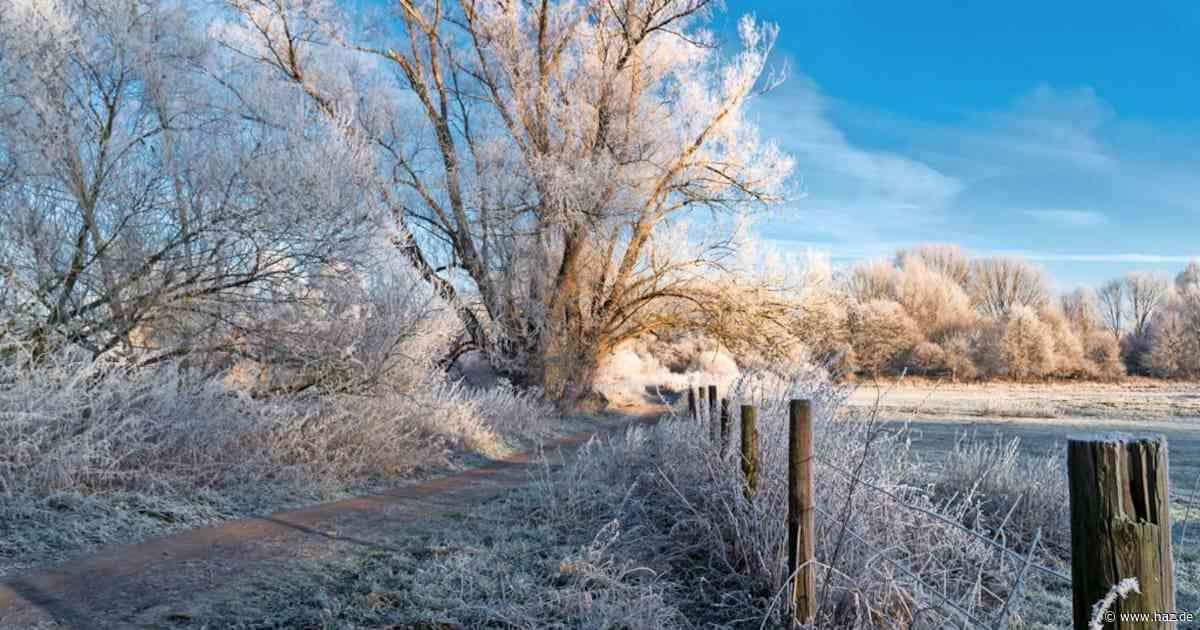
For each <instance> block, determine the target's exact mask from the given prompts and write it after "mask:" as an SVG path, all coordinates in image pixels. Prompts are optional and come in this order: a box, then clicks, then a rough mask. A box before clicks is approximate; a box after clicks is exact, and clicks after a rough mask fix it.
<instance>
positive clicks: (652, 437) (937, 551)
mask: <svg viewBox="0 0 1200 630" xmlns="http://www.w3.org/2000/svg"><path fill="white" fill-rule="evenodd" d="M847 393H848V392H847V391H846V390H845V389H843V388H840V387H837V386H833V385H831V384H830V383H829V382H828V380H827V378H826V376H825V374H824V372H823V371H822V370H818V369H804V370H800V371H798V372H797V373H795V374H794V375H792V376H790V377H788V378H780V377H778V376H773V375H770V374H766V373H757V374H752V375H749V376H746V377H743V378H742V379H741V380H740V381H739V382H738V383H737V385H736V387H735V388H734V389H733V391H732V392H731V396H730V397H731V398H732V399H733V402H734V405H735V406H734V408H735V409H736V408H737V407H736V406H737V405H739V404H754V405H756V406H757V407H758V409H759V446H760V452H761V459H760V462H759V467H760V477H759V484H760V485H759V492H758V494H757V495H756V496H755V498H754V501H753V502H748V501H746V499H745V498H744V497H743V491H742V482H741V479H740V472H739V470H740V467H739V465H738V462H737V459H736V455H734V454H733V453H732V449H731V452H729V453H726V454H721V453H719V452H718V449H716V448H715V447H714V445H713V444H712V443H711V442H710V440H709V438H708V435H709V430H710V427H709V425H708V424H707V423H696V422H694V421H691V420H689V419H687V418H683V417H681V415H680V411H681V408H678V407H677V410H676V412H675V413H676V415H675V416H674V417H672V418H668V419H666V420H664V421H663V422H662V423H660V424H659V425H657V426H654V427H639V428H632V429H630V430H628V431H627V432H626V433H625V435H624V436H621V437H615V438H611V439H605V440H595V441H593V442H592V443H590V444H588V445H587V446H586V447H585V448H584V450H583V451H582V452H581V454H580V456H579V457H578V458H577V459H575V460H574V461H572V462H571V463H570V464H568V465H567V466H565V467H563V468H561V469H557V468H555V467H552V466H550V465H549V463H547V466H546V469H545V473H544V474H541V475H538V476H537V477H536V478H535V480H534V481H533V482H532V483H531V484H530V485H529V486H527V487H525V488H523V489H521V490H518V491H515V492H513V493H510V494H508V495H506V496H505V497H504V498H502V499H500V500H497V501H495V502H493V503H492V504H490V505H488V506H486V507H484V508H482V509H480V510H477V511H475V512H474V513H472V514H470V515H468V516H467V517H466V518H464V519H462V520H461V521H457V522H454V523H450V524H441V525H433V526H432V528H431V529H432V533H427V534H422V535H420V536H419V537H418V538H419V539H417V540H411V539H410V540H407V541H405V542H404V543H403V544H401V545H400V546H401V547H402V548H404V549H407V550H405V551H402V552H399V553H395V554H393V553H390V552H372V553H368V554H366V555H363V556H359V557H356V558H350V559H346V560H343V561H339V562H336V563H321V564H317V565H311V566H305V567H301V568H298V569H297V571H296V572H295V573H294V574H291V575H290V576H289V577H288V578H287V579H286V580H283V581H276V582H274V583H272V582H270V581H268V582H264V583H255V584H253V585H252V586H250V587H243V588H242V589H241V590H240V591H238V592H244V591H245V590H247V589H249V590H253V591H254V592H255V593H256V595H255V597H259V598H264V599H262V600H261V601H259V602H258V603H256V604H254V605H252V606H249V607H247V604H246V602H245V600H244V599H242V596H241V595H238V594H237V592H233V593H229V594H227V595H226V597H227V598H228V599H227V600H225V601H222V602H219V604H218V605H215V606H212V607H210V609H209V610H208V611H207V613H206V614H204V615H199V616H197V622H203V623H209V624H214V623H215V624H217V625H220V624H221V623H224V622H226V621H229V620H231V619H234V618H236V619H239V620H241V622H242V623H244V624H245V625H244V626H243V627H278V623H279V620H280V619H281V617H280V615H286V616H287V618H288V619H289V621H296V620H301V619H303V620H305V621H306V622H307V621H310V620H315V619H318V618H319V619H321V625H322V627H329V628H343V627H344V628H351V627H374V626H375V625H376V624H389V623H391V624H406V623H416V622H431V623H442V624H445V626H444V627H450V628H460V627H461V628H472V627H491V626H496V627H513V628H543V627H567V628H613V627H627V628H698V627H704V628H761V627H785V626H786V620H787V616H788V611H787V610H786V605H785V601H784V600H785V597H784V590H783V589H781V587H782V586H783V584H784V579H785V574H786V572H787V569H786V559H785V557H784V555H785V553H784V550H785V547H786V530H785V523H784V521H785V514H786V508H785V506H786V503H785V500H786V479H787V474H786V472H787V471H786V469H785V455H786V453H785V452H784V450H783V449H784V445H785V444H786V442H787V441H786V439H785V436H786V430H787V426H786V425H787V423H786V414H787V411H786V408H787V401H788V400H789V399H791V398H807V399H810V400H812V401H813V405H814V412H815V415H814V419H815V422H814V441H815V444H814V448H815V453H816V455H817V457H818V461H817V462H816V463H815V466H814V473H815V475H816V480H817V483H816V486H815V490H816V497H815V503H816V507H817V513H816V527H817V532H816V541H817V548H816V559H817V589H818V593H819V596H820V599H819V602H820V609H819V612H818V618H817V622H816V626H817V627H822V628H834V627H837V628H894V627H904V628H944V627H953V626H955V625H960V624H968V623H970V622H971V620H976V621H978V620H986V621H988V622H995V624H996V626H997V627H998V626H999V625H1001V624H1003V623H1006V622H1007V623H1009V624H1016V623H1017V622H1019V621H1020V619H1021V618H1022V615H1023V614H1025V613H1026V612H1027V611H1028V610H1029V609H1030V607H1032V606H1037V607H1039V608H1043V610H1041V611H1040V612H1041V613H1042V614H1043V615H1045V614H1048V615H1051V616H1052V617H1057V618H1060V619H1061V618H1063V615H1069V614H1070V603H1069V597H1068V599H1066V600H1063V598H1062V597H1061V596H1059V595H1056V594H1055V593H1056V591H1054V590H1053V589H1054V588H1056V587H1054V586H1053V585H1047V584H1043V583H1042V582H1043V579H1042V578H1041V577H1040V576H1038V575H1035V574H1033V572H1030V573H1028V574H1026V575H1025V579H1024V581H1025V582H1026V590H1028V591H1029V593H1030V594H1029V598H1028V600H1026V599H1025V598H1017V599H1016V600H1014V601H1012V602H1011V603H1009V600H1010V599H1011V598H1012V597H1013V593H1012V591H1011V589H1012V587H1013V585H1014V583H1015V582H1016V579H1017V577H1018V574H1019V572H1020V571H1021V566H1022V564H1023V562H1022V561H1023V560H1024V558H1023V557H1022V555H1021V553H1018V551H1020V550H1021V549H1022V545H1026V546H1028V545H1029V543H1030V541H1032V540H1033V539H1034V532H1035V531H1036V530H1037V529H1039V528H1040V529H1041V530H1042V531H1043V538H1044V539H1049V538H1051V537H1052V536H1051V534H1050V532H1051V530H1053V529H1054V528H1056V527H1059V526H1060V525H1061V523H1062V521H1061V517H1062V512H1063V510H1065V505H1064V504H1063V503H1059V504H1058V505H1059V506H1060V509H1058V510H1057V511H1056V510H1054V509H1053V504H1052V503H1049V502H1047V504H1046V505H1042V504H1040V503H1039V504H1033V505H1031V506H1030V507H1029V509H1028V511H1026V512H1021V507H1020V506H1022V505H1023V504H1024V501H1025V500H1026V499H1028V498H1029V495H1030V494H1031V493H1034V492H1050V493H1052V494H1053V493H1057V492H1059V489H1060V487H1059V486H1058V485H1056V482H1053V481H1051V480H1050V479H1049V478H1050V477H1052V475H1051V474H1050V473H1045V474H1044V475H1043V474H1041V473H1039V474H1038V475H1034V476H1032V478H1029V479H1026V478H1025V477H1024V476H1023V475H1021V474H1020V473H1019V471H1020V470H1022V469H1023V468H1024V467H1026V466H1027V464H1028V462H1025V461H1018V460H1017V459H1015V457H1014V456H1013V455H1012V451H1010V450H1009V449H1008V448H1007V445H1004V444H1000V445H984V446H981V447H978V448H974V449H965V447H960V449H958V450H959V451H961V452H960V453H958V455H957V456H955V457H951V458H950V459H951V460H952V461H954V464H953V465H947V468H945V469H938V468H932V467H929V466H924V465H920V464H918V463H917V462H915V461H914V460H913V459H911V458H910V456H909V453H908V444H907V440H906V436H905V433H904V431H903V430H900V431H896V430H886V431H885V430H883V429H881V428H880V425H879V424H878V423H876V422H874V420H873V418H872V417H871V416H870V415H861V414H856V413H854V412H851V411H847V410H845V409H844V408H843V406H842V403H843V402H844V400H845V398H846V396H847ZM738 443H739V436H738V433H737V422H736V417H735V423H734V431H733V433H732V435H731V436H730V445H731V447H732V446H733V445H736V444H738ZM1037 464H1038V466H1041V465H1042V464H1041V463H1040V462H1038V463H1037ZM1046 466H1047V467H1048V466H1049V464H1046ZM835 467H836V468H837V469H838V470H841V471H850V472H853V473H855V474H856V476H857V477H858V478H859V479H861V480H863V481H864V482H865V483H867V484H870V485H871V486H874V487H876V488H880V489H883V490H886V491H887V493H886V494H884V493H879V492H874V491H872V490H871V489H869V488H867V487H865V485H860V486H858V487H856V488H854V489H852V488H851V482H850V481H848V480H847V479H846V478H845V477H844V476H843V475H840V474H838V473H836V472H835V471H834V468H835ZM980 475H983V476H986V477H987V479H988V482H987V483H983V482H981V481H980V479H979V476H980ZM939 478H941V479H940V481H939ZM957 486H961V487H960V488H959V490H958V491H954V489H953V488H954V487H957ZM904 504H908V505H911V506H916V507H918V508H921V509H922V510H926V511H927V512H933V513H936V514H939V515H941V518H942V519H943V520H939V519H934V518H930V517H929V516H928V515H927V514H926V513H923V512H921V511H914V510H911V509H908V508H906V507H905V505H904ZM944 519H949V520H951V521H954V522H956V523H961V525H962V527H956V526H951V525H947V524H946V523H945V521H944ZM1027 530H1028V531H1027ZM981 536H982V537H985V538H987V539H990V540H994V541H996V543H997V544H1008V545H1009V546H1010V547H1011V548H1013V549H1014V550H1017V551H1014V553H1012V554H1006V553H1003V552H1001V551H998V550H997V548H996V546H995V545H992V544H988V543H986V542H984V541H982V540H980V537H981ZM431 550H435V551H431ZM1057 553H1058V549H1056V546H1054V545H1039V546H1037V547H1036V550H1035V552H1034V554H1033V555H1032V557H1031V558H1030V559H1031V561H1033V562H1036V563H1039V564H1050V565H1052V566H1055V567H1057V568H1058V569H1059V570H1061V568H1062V567H1061V564H1062V563H1061V560H1062V559H1061V558H1058V557H1056V555H1057ZM285 582H286V583H285ZM1048 589H1049V590H1048ZM1067 592H1068V595H1069V586H1068V591H1067ZM297 594H302V596H303V600H304V601H299V602H298V600H296V598H295V596H296V595H297ZM232 601H240V602H241V604H240V606H241V607H240V608H238V610H237V612H236V617H232V616H230V615H234V614H235V613H234V612H232V609H230V608H228V606H231V605H232V604H227V603H226V602H232ZM284 602H290V603H287V604H284ZM297 602H298V603H297ZM317 602H320V604H319V606H318V604H317ZM271 624H275V625H271ZM402 627H403V625H402Z"/></svg>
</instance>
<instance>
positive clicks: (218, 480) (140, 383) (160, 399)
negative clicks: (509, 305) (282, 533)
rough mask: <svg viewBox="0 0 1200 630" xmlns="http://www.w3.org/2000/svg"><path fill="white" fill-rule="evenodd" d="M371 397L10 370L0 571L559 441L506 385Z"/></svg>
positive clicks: (63, 358)
mask: <svg viewBox="0 0 1200 630" xmlns="http://www.w3.org/2000/svg"><path fill="white" fill-rule="evenodd" d="M411 371H412V372H413V374H410V376H413V377H414V378H411V379H408V382H409V383H415V385H414V386H410V387H405V388H385V389H380V390H379V391H375V392H371V393H368V394H364V395H316V394H308V395H292V396H282V397H274V398H269V399H255V398H251V397H249V396H248V395H246V394H245V393H243V392H240V391H236V390H231V389H229V388H228V387H226V385H225V384H224V383H223V382H222V381H221V380H219V379H214V378H202V377H198V376H197V375H195V374H192V373H189V372H188V371H186V370H184V369H181V368H179V367H178V366H174V365H167V364H164V365H160V366H157V367H154V368H144V369H137V370H128V369H120V368H112V367H106V366H104V365H103V364H99V363H94V362H91V361H88V360H86V359H85V358H84V357H80V356H76V355H71V354H64V355H58V356H54V357H50V358H49V360H48V362H47V363H45V364H43V365H41V366H39V367H36V368H33V369H28V368H25V367H20V366H19V365H18V364H17V363H15V362H9V363H7V364H3V365H0V515H2V518H0V540H3V541H4V542H3V543H0V573H3V572H6V569H7V570H8V571H11V570H12V569H13V568H15V567H17V566H21V565H26V564H29V563H33V562H39V561H44V560H48V559H54V558H56V557H58V556H60V555H62V554H69V553H74V552H78V551H81V550H84V549H87V548H91V547H94V546H96V545H99V544H104V543H111V542H129V541H132V540H137V539H140V538H144V537H146V536H148V535H153V534H156V533H161V532H163V531H167V530H172V529H180V528H186V527H192V526H197V525H201V524H206V523H211V522H213V521H217V520H222V519H227V518H234V517H242V516H248V515H252V514H261V513H263V512H270V511H273V510H276V509H280V508H284V507H291V506H295V505H298V504H303V503H308V502H313V501H319V500H323V499H328V498H333V497H338V496H344V495H345V494H346V493H350V492H362V491H367V490H369V489H371V488H373V487H377V486H379V485H383V484H394V483H397V482H398V481H400V480H403V479H406V478H409V477H412V476H414V475H419V474H423V473H428V472H432V471H436V470H439V469H443V468H446V467H447V466H451V465H453V464H454V463H455V462H456V461H458V460H460V459H461V457H462V455H463V454H468V455H470V454H474V455H476V456H485V457H491V456H499V455H504V454H507V453H510V452H513V451H515V450H518V449H521V448H524V447H527V446H529V445H531V444H533V443H534V442H536V440H538V439H539V438H541V437H543V436H546V435H548V434H551V433H554V432H558V431H563V430H565V429H566V427H564V426H559V424H558V423H556V422H552V421H551V419H552V418H554V417H555V414H554V412H553V409H552V408H551V407H550V406H549V405H547V404H545V403H543V402H541V401H539V400H538V399H537V398H535V397H534V396H533V395H531V394H526V393H520V392H517V391H515V390H514V389H512V388H511V387H500V388H494V389H492V390H486V391H474V390H469V389H466V388H464V387H463V386H461V385H459V384H456V383H452V382H447V381H445V380H444V378H443V377H441V375H440V374H438V373H436V372H433V371H425V372H424V373H423V374H424V375H423V376H422V377H421V378H420V379H416V378H415V377H416V376H420V375H421V372H420V370H418V369H416V368H414V369H413V370H411Z"/></svg>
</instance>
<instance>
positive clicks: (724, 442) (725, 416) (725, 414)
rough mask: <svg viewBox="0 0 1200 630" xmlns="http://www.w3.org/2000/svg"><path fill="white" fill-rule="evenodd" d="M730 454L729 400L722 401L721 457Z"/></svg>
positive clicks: (723, 399)
mask: <svg viewBox="0 0 1200 630" xmlns="http://www.w3.org/2000/svg"><path fill="white" fill-rule="evenodd" d="M728 452H729V399H728V398H722V399H721V457H725V454H726V453H728Z"/></svg>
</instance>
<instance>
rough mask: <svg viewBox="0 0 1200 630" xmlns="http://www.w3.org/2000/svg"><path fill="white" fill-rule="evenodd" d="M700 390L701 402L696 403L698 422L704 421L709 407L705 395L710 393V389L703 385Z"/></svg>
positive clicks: (698, 396) (698, 395)
mask: <svg viewBox="0 0 1200 630" xmlns="http://www.w3.org/2000/svg"><path fill="white" fill-rule="evenodd" d="M699 390H700V393H699V394H697V398H699V399H700V400H698V401H697V402H696V420H697V421H702V420H704V408H705V407H707V406H708V400H707V399H708V396H706V395H705V393H706V392H707V391H708V388H706V387H705V386H703V385H701V386H700V387H699Z"/></svg>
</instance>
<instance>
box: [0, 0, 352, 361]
mask: <svg viewBox="0 0 1200 630" xmlns="http://www.w3.org/2000/svg"><path fill="white" fill-rule="evenodd" d="M3 4H4V6H3V7H0V112H5V114H4V124H3V125H2V126H0V155H2V156H4V160H3V163H6V164H9V167H8V172H9V173H10V175H9V178H10V181H9V183H8V185H7V186H5V187H2V188H0V234H3V236H2V237H0V242H2V243H3V245H0V268H2V269H3V271H4V276H5V280H4V283H5V286H6V292H7V293H8V296H7V298H6V300H7V301H8V302H9V304H6V305H5V306H16V307H19V308H21V309H23V313H24V314H25V315H24V316H23V318H22V321H21V322H20V323H19V325H16V326H13V332H14V333H15V334H20V335H24V336H28V337H31V338H33V339H34V340H35V341H36V343H37V344H38V346H39V348H40V351H45V350H47V349H49V348H50V347H51V346H52V345H53V343H54V340H55V339H59V340H62V341H65V342H68V343H71V344H74V345H78V346H81V347H83V348H86V349H88V350H89V351H91V352H92V353H93V355H95V356H100V355H102V354H105V353H108V352H110V351H129V352H130V353H132V354H131V356H135V360H136V361H138V362H142V363H145V362H153V361H159V360H164V359H167V358H172V357H178V356H183V355H187V354H191V353H196V355H197V356H200V355H202V354H203V353H202V352H200V351H203V350H218V349H219V350H221V351H223V352H239V351H244V350H245V349H246V348H247V346H246V344H244V343H242V342H240V341H238V339H239V338H241V339H243V340H244V339H245V338H246V337H247V336H248V335H250V334H252V333H253V331H254V330H255V329H256V328H257V327H259V325H260V324H262V323H263V320H262V319H261V318H260V317H259V315H262V314H263V312H264V309H268V308H269V307H270V306H271V305H273V304H281V303H288V302H292V301H294V300H295V299H296V296H297V291H296V289H297V288H299V287H303V286H304V284H305V283H306V282H307V280H306V278H309V277H311V276H313V275H314V274H316V273H318V272H319V270H320V269H322V268H323V267H324V266H325V265H326V264H328V263H330V262H331V261H335V260H347V259H349V257H352V256H354V255H355V254H354V251H355V248H358V247H359V246H360V245H361V244H362V243H365V242H366V239H367V237H368V236H369V233H370V228H371V226H370V225H369V223H368V222H367V221H365V220H364V208H366V207H367V206H368V205H369V204H370V203H372V202H371V200H370V199H369V198H366V197H365V196H364V195H363V194H362V192H360V191H361V190H362V189H363V188H364V187H363V185H362V184H363V183H364V181H365V180H366V179H367V178H368V177H369V176H370V171H369V170H367V169H364V168H363V165H364V164H365V162H364V160H363V159H362V158H361V153H362V151H363V147H361V146H356V145H355V144H353V143H352V142H348V141H346V139H345V138H344V135H343V134H339V133H332V132H331V131H332V127H331V126H330V125H328V124H324V123H322V124H319V125H318V124H315V123H316V122H319V120H318V119H316V118H314V117H312V116H311V115H308V113H307V112H306V111H305V108H302V107H299V106H297V105H296V100H295V99H294V98H289V96H288V93H289V92H292V91H293V90H292V89H291V88H290V87H288V86H286V85H283V84H280V83H279V82H278V81H265V80H264V79H263V77H262V76H261V75H262V73H261V72H260V71H259V68H258V67H257V66H251V67H249V68H248V71H247V72H242V71H240V70H239V68H237V67H235V66H233V65H231V61H232V60H230V59H228V58H222V57H221V56H220V55H219V51H217V50H216V49H215V48H214V47H213V46H212V45H211V41H210V37H209V35H208V32H207V27H208V23H207V20H206V19H204V16H203V15H199V14H197V12H195V11H193V10H192V9H193V8H191V7H188V6H185V5H184V4H182V3H178V2H171V1H167V0H134V1H132V2H89V1H85V0H45V1H39V2H30V1H28V0H6V1H5V2H4V3H3ZM249 95H253V96H249ZM17 328H19V329H20V330H16V329H17Z"/></svg>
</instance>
